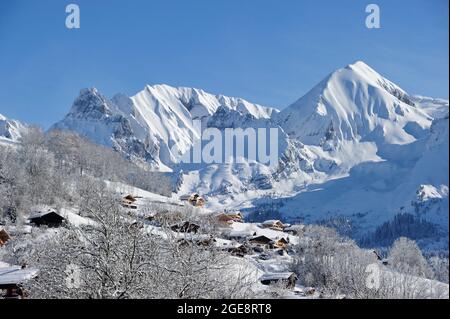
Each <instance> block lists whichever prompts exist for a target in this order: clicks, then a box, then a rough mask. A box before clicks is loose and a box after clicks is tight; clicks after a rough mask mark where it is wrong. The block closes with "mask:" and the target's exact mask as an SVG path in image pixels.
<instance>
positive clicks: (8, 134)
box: [0, 114, 27, 142]
mask: <svg viewBox="0 0 450 319" xmlns="http://www.w3.org/2000/svg"><path fill="white" fill-rule="evenodd" d="M26 129H27V127H26V125H25V124H23V123H21V122H19V121H16V120H11V119H8V118H6V117H5V116H3V115H1V114H0V140H3V141H6V142H17V141H18V140H19V138H20V137H21V135H22V134H23V132H25V131H26Z"/></svg>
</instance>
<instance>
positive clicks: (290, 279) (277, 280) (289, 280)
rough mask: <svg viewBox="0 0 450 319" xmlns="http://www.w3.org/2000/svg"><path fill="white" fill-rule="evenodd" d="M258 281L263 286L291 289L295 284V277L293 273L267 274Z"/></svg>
mask: <svg viewBox="0 0 450 319" xmlns="http://www.w3.org/2000/svg"><path fill="white" fill-rule="evenodd" d="M259 281H260V282H261V283H262V284H263V285H280V284H281V285H282V286H284V287H285V288H287V289H293V288H294V287H295V284H296V282H297V275H296V274H294V273H293V272H283V273H267V274H264V275H262V277H261V278H260V279H259Z"/></svg>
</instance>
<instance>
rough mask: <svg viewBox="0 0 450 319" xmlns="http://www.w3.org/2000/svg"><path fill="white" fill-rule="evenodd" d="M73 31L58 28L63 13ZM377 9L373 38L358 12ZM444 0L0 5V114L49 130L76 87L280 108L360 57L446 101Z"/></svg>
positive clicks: (15, 0)
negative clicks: (160, 89) (164, 88)
mask: <svg viewBox="0 0 450 319" xmlns="http://www.w3.org/2000/svg"><path fill="white" fill-rule="evenodd" d="M69 3H76V4H78V5H79V6H80V10H81V29H78V30H69V29H67V28H66V27H65V19H66V15H67V14H66V13H65V6H66V5H67V4H69ZM369 3H377V4H378V5H379V6H380V8H381V29H378V30H375V29H371V30H369V29H367V28H366V27H365V18H366V15H367V14H366V13H365V7H366V5H367V4H369ZM448 45H449V43H448V0H408V1H406V0H395V1H392V0H389V1H376V0H367V1H361V0H339V1H336V0H328V1H325V0H323V1H319V0H315V1H312V0H303V1H300V0H283V1H275V0H271V1H269V0H179V1H175V0H148V1H138V0H127V1H125V0H123V1H118V0H108V1H106V0H68V1H65V0H53V1H50V0H40V1H34V0H28V1H22V0H1V1H0V113H2V114H4V115H6V116H8V117H11V118H16V119H19V120H22V121H26V122H32V123H38V124H41V125H43V126H44V127H48V126H49V125H50V124H52V123H53V122H55V121H57V120H59V119H61V118H62V117H63V116H64V115H65V114H66V113H67V111H68V110H69V108H70V106H71V104H72V101H73V99H74V98H75V97H76V96H77V94H78V92H79V90H80V89H81V88H84V87H92V86H95V87H97V88H98V89H99V90H100V91H101V92H103V93H104V94H105V95H107V96H112V95H113V94H115V93H117V92H123V93H126V94H129V95H133V94H135V93H136V92H138V91H139V90H141V89H142V88H143V87H144V86H145V84H157V83H166V84H170V85H175V86H193V87H199V88H203V89H204V90H206V91H209V92H212V93H223V94H227V95H231V96H239V97H243V98H246V99H248V100H250V101H253V102H257V103H260V104H263V105H269V106H276V107H279V108H283V107H285V106H287V105H288V104H290V103H292V102H294V101H295V100H296V99H297V98H299V97H300V96H301V95H303V94H304V93H306V91H308V90H309V89H310V88H311V87H312V86H313V85H315V84H316V83H317V82H318V81H320V80H321V79H322V78H323V77H324V76H326V75H327V74H328V73H330V72H331V71H333V70H334V69H336V68H339V67H342V66H345V65H347V64H349V63H352V62H354V61H356V60H363V61H365V62H366V63H368V64H369V65H371V66H372V67H373V68H375V69H376V70H377V71H379V72H380V73H381V74H383V75H385V76H387V77H388V78H389V79H391V80H392V81H394V82H396V83H397V84H399V85H400V86H401V87H403V88H404V89H405V90H407V91H409V92H411V93H418V94H423V95H428V96H434V97H443V98H448V95H449V94H448V85H449V83H448V68H449V64H448V55H449V52H448Z"/></svg>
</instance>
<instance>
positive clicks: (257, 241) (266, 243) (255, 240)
mask: <svg viewBox="0 0 450 319" xmlns="http://www.w3.org/2000/svg"><path fill="white" fill-rule="evenodd" d="M248 242H249V243H250V244H251V245H255V246H258V247H261V248H266V249H271V248H273V243H274V241H273V240H272V239H270V238H269V237H267V236H264V235H259V236H253V237H250V238H249V239H248Z"/></svg>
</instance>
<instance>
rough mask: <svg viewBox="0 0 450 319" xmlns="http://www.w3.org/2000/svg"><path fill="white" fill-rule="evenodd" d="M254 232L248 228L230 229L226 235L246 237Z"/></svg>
mask: <svg viewBox="0 0 450 319" xmlns="http://www.w3.org/2000/svg"><path fill="white" fill-rule="evenodd" d="M254 233H255V232H254V231H251V230H249V229H247V230H231V231H230V232H228V237H233V238H247V237H251V236H253V234H254Z"/></svg>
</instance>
